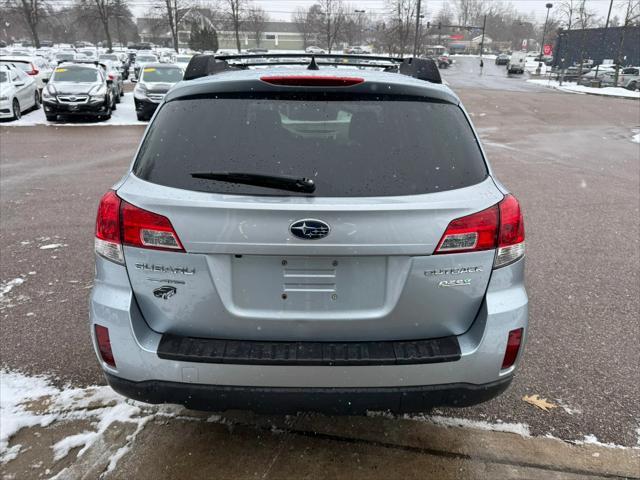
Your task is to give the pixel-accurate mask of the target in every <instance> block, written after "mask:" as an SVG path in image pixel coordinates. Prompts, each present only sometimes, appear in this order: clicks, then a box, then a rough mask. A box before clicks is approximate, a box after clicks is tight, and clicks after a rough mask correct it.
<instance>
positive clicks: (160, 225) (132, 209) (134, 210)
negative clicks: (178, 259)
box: [95, 190, 184, 264]
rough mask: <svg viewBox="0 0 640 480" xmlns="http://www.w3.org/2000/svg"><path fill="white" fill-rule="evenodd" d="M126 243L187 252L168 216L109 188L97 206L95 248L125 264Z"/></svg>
mask: <svg viewBox="0 0 640 480" xmlns="http://www.w3.org/2000/svg"><path fill="white" fill-rule="evenodd" d="M123 245H128V246H131V247H138V248H149V249H154V250H172V251H182V252H184V248H183V247H182V243H181V242H180V239H179V238H178V234H177V233H176V232H175V230H174V229H173V226H172V225H171V222H170V221H169V219H168V218H167V217H164V216H162V215H159V214H157V213H153V212H149V211H147V210H143V209H142V208H138V207H136V206H134V205H131V204H130V203H127V202H125V201H124V200H121V199H120V198H119V197H118V196H117V195H116V193H115V192H114V191H112V190H110V191H108V192H107V193H106V194H105V195H104V196H103V197H102V200H101V201H100V206H99V207H98V216H97V219H96V238H95V249H96V253H97V254H99V255H101V256H103V257H105V258H107V259H108V260H111V261H113V262H116V263H119V264H124V253H123V250H122V246H123Z"/></svg>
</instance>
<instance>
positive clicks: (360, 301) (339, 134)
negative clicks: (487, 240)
mask: <svg viewBox="0 0 640 480" xmlns="http://www.w3.org/2000/svg"><path fill="white" fill-rule="evenodd" d="M207 173H208V174H211V173H213V174H215V178H216V179H211V178H201V177H202V175H198V177H199V178H196V177H194V176H193V174H207ZM237 173H251V174H254V175H255V174H258V175H268V176H276V177H284V178H287V179H301V180H302V179H305V180H304V181H305V182H308V180H309V179H312V180H313V184H314V187H315V191H313V192H309V191H292V190H289V189H284V188H272V187H273V185H272V186H271V187H266V186H261V185H260V182H255V181H253V182H243V181H242V180H238V177H237V175H236V176H234V175H235V174H237ZM229 174H233V175H229ZM225 175H226V176H227V178H226V179H225V178H224V176H225ZM229 179H231V180H232V181H226V180H229ZM117 194H118V196H120V198H122V199H123V200H124V201H126V202H128V203H129V204H131V205H133V206H135V207H132V208H139V209H143V210H146V211H149V212H154V213H155V214H158V215H161V216H164V217H166V219H168V220H169V222H170V225H171V228H173V230H174V231H175V234H176V235H177V237H178V238H179V245H180V247H182V249H181V250H179V251H172V250H171V249H157V248H140V247H141V246H142V245H138V246H125V248H124V257H125V262H126V266H127V270H128V272H129V277H130V280H131V285H132V288H133V291H134V293H135V298H136V300H137V302H138V305H139V307H140V309H141V311H142V313H143V315H144V317H145V319H146V321H147V323H148V324H149V325H150V327H151V328H153V329H154V330H156V331H158V332H162V333H165V332H166V333H172V334H176V335H185V336H193V337H205V338H226V339H243V340H307V341H323V340H324V341H338V340H344V341H351V340H403V339H424V338H437V337H444V336H448V335H459V334H461V333H463V332H465V331H466V330H467V329H468V328H469V327H470V325H471V323H472V322H473V320H474V318H475V317H476V315H477V312H478V310H479V308H480V305H481V302H482V299H483V297H484V294H485V291H486V288H487V284H488V281H489V277H490V274H491V269H492V265H493V260H494V255H495V251H494V250H493V249H485V250H480V251H475V249H474V248H473V247H472V248H469V249H468V251H466V252H465V253H451V254H442V252H441V253H440V254H434V251H435V250H436V248H437V246H438V244H439V242H440V240H441V238H442V236H443V233H444V232H445V230H446V229H447V225H449V223H450V222H451V221H452V220H454V219H456V218H459V217H463V216H466V215H469V214H472V213H474V212H478V211H480V210H484V209H486V208H489V207H491V206H493V205H495V204H496V203H498V202H499V201H500V200H502V198H503V195H502V194H501V193H500V191H499V190H498V189H497V188H496V186H495V184H494V183H493V181H492V180H491V178H490V177H489V176H488V173H487V168H486V165H485V162H484V160H483V158H482V154H481V152H480V149H479V147H478V144H477V142H476V139H475V136H474V134H473V132H472V129H471V127H470V125H469V123H468V121H467V119H466V116H465V115H464V113H463V112H462V110H461V109H460V107H459V106H458V105H455V104H451V103H447V102H443V101H431V100H430V99H428V98H426V99H425V98H406V97H394V96H387V95H376V96H375V97H372V96H369V95H362V96H356V95H345V94H326V93H325V94H315V93H292V94H284V93H278V94H252V95H238V94H233V95H227V96H225V95H217V96H215V97H199V98H183V99H175V100H172V101H169V102H167V103H165V104H164V105H163V106H162V107H161V109H160V111H159V112H158V114H157V117H156V119H155V121H154V122H153V124H152V125H151V126H150V128H149V130H148V132H147V135H146V138H145V139H144V141H143V144H142V146H141V148H140V151H139V154H138V158H137V160H136V162H135V165H134V168H133V172H132V174H131V175H129V177H128V178H127V179H126V181H125V182H124V183H123V185H122V186H121V187H120V188H119V189H118V192H117ZM125 228H126V227H125ZM309 232H310V233H309ZM307 233H308V234H307Z"/></svg>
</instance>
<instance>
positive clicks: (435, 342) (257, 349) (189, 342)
mask: <svg viewBox="0 0 640 480" xmlns="http://www.w3.org/2000/svg"><path fill="white" fill-rule="evenodd" d="M158 357H160V358H162V359H165V360H177V361H183V362H200V363H227V364H236V365H297V366H302V365H312V366H349V365H353V366H364V365H410V364H422V363H440V362H454V361H456V360H459V359H460V345H459V344H458V338H457V337H443V338H434V339H429V340H411V341H387V342H265V341H249V340H222V339H209V338H194V337H181V336H178V335H172V334H167V333H165V334H164V335H162V339H161V340H160V345H159V346H158Z"/></svg>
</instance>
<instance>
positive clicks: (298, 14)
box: [291, 7, 313, 49]
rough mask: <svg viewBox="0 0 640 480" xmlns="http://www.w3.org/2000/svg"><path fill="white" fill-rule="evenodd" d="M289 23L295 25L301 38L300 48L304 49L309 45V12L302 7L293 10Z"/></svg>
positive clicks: (310, 32) (311, 30) (310, 27)
mask: <svg viewBox="0 0 640 480" xmlns="http://www.w3.org/2000/svg"><path fill="white" fill-rule="evenodd" d="M291 21H292V22H293V23H295V25H296V29H297V30H298V33H299V34H300V36H301V37H302V48H303V49H306V48H307V47H308V46H309V45H310V43H309V42H310V40H311V35H312V33H313V25H312V24H311V22H310V21H309V10H308V9H306V8H303V7H298V8H296V9H295V11H294V12H293V14H292V15H291Z"/></svg>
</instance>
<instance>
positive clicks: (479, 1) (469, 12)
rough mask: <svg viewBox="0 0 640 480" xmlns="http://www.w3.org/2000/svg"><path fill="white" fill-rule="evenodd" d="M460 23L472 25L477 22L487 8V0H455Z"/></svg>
mask: <svg viewBox="0 0 640 480" xmlns="http://www.w3.org/2000/svg"><path fill="white" fill-rule="evenodd" d="M454 5H455V9H456V13H457V15H458V24H460V25H471V24H473V23H474V22H477V21H478V20H479V19H480V17H482V16H483V15H484V13H485V11H486V10H487V4H486V2H485V0H455V1H454Z"/></svg>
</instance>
